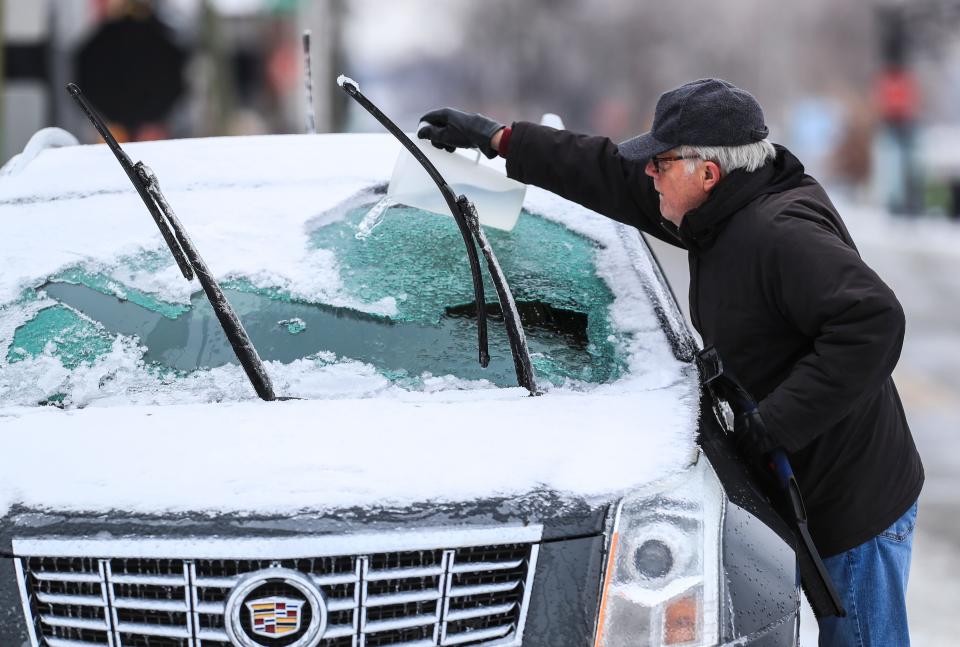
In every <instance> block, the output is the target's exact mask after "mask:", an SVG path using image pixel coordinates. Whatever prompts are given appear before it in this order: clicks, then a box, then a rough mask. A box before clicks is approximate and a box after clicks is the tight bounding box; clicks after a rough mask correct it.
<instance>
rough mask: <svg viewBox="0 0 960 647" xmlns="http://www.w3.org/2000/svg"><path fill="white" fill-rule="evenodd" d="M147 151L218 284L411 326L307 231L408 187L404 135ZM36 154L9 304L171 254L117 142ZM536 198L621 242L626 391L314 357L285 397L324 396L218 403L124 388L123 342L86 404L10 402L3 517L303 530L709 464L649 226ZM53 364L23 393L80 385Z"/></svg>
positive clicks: (609, 489) (142, 149) (19, 215)
mask: <svg viewBox="0 0 960 647" xmlns="http://www.w3.org/2000/svg"><path fill="white" fill-rule="evenodd" d="M125 148H126V150H127V151H128V153H129V154H130V156H131V157H132V158H133V159H134V160H137V159H142V160H143V161H144V162H145V163H146V164H148V165H149V166H151V167H152V168H153V169H154V171H155V172H156V173H157V175H158V176H159V179H160V184H161V187H162V188H163V190H164V192H165V194H166V195H167V197H168V199H169V200H170V202H171V204H172V205H173V207H174V209H175V210H176V212H177V214H178V216H179V217H180V219H181V220H182V221H183V222H184V224H185V226H186V227H187V229H188V231H189V233H190V235H191V237H192V238H193V240H194V241H195V242H196V244H197V246H198V248H199V249H200V251H201V253H202V254H203V256H204V258H205V259H206V261H207V262H208V264H209V265H210V266H211V268H212V269H213V270H214V272H215V274H216V275H217V277H218V278H224V277H235V276H238V275H239V276H243V277H246V278H247V279H249V280H251V281H252V282H253V283H255V284H262V285H265V286H270V287H272V288H282V289H285V290H287V291H289V292H290V293H291V294H292V295H294V296H296V297H297V298H301V299H305V300H316V301H319V302H323V303H329V304H333V305H344V306H348V307H353V308H357V309H362V310H366V311H369V312H373V313H379V314H387V315H389V314H391V308H393V307H395V304H391V303H390V302H389V300H387V301H383V300H381V301H377V302H358V301H357V300H356V298H355V297H354V296H352V295H350V294H348V293H347V292H346V291H344V290H343V286H342V285H341V284H340V283H339V281H338V279H337V271H336V270H337V268H336V263H335V262H334V261H333V259H331V258H329V257H327V256H324V255H323V254H320V253H317V252H316V250H314V251H312V252H311V251H308V250H307V249H306V245H305V239H306V237H307V233H306V229H307V228H308V226H311V225H315V224H316V222H317V220H318V219H319V220H323V219H325V218H330V217H332V216H331V215H330V213H331V212H330V210H331V209H332V208H333V207H335V206H336V205H338V204H340V203H342V202H343V201H344V200H347V199H349V198H350V197H351V196H354V195H356V194H357V192H360V191H368V190H370V188H371V187H373V186H376V185H382V184H383V183H384V182H386V180H387V179H388V178H389V174H390V170H391V169H392V166H393V162H394V160H395V158H396V154H397V152H398V151H399V145H398V144H397V143H396V142H395V141H394V140H392V138H389V137H386V136H374V135H370V136H367V135H350V136H325V137H317V136H284V137H259V138H258V137H249V138H233V139H220V140H184V141H173V142H158V143H153V144H136V145H130V146H126V147H125ZM24 162H25V160H20V161H19V162H18V164H17V165H16V166H17V170H16V172H15V173H10V172H8V173H7V174H6V175H3V176H0V221H2V226H3V229H4V237H3V242H2V243H0V263H2V265H3V267H5V268H7V269H6V270H5V271H4V272H3V273H2V274H0V309H2V308H3V307H4V304H7V307H10V306H9V304H12V303H14V301H15V300H16V299H17V298H18V296H19V295H20V294H21V293H22V291H23V290H24V289H26V288H30V287H31V286H32V287H36V286H37V285H40V284H42V283H43V281H44V280H45V277H49V276H52V275H54V274H55V273H56V272H58V271H60V270H62V269H63V268H64V267H68V266H71V265H72V264H75V263H77V262H78V259H81V260H82V261H83V262H85V263H88V264H94V265H96V264H101V265H103V266H104V267H112V265H111V264H114V263H115V262H116V260H117V259H119V258H123V257H125V256H129V255H131V254H135V253H137V252H138V251H142V250H144V249H160V250H162V249H164V248H163V247H162V241H161V240H160V236H159V233H158V232H157V229H156V226H155V225H154V223H153V222H152V220H151V219H150V218H149V217H148V215H147V213H146V211H145V209H144V208H143V206H142V204H140V203H139V198H138V197H137V196H136V194H135V193H133V190H132V188H131V187H130V186H129V182H128V180H127V178H126V177H125V176H124V174H123V172H122V170H121V169H120V167H119V166H118V165H117V164H116V161H115V160H114V159H113V157H112V155H111V154H110V152H109V150H108V149H107V148H106V147H105V146H103V145H100V146H77V147H69V148H64V149H58V150H46V151H43V152H41V153H40V154H39V155H38V156H37V157H36V159H33V160H29V163H24ZM318 186H320V187H321V188H322V190H320V191H318ZM525 206H526V208H528V209H530V210H531V211H535V212H538V213H543V214H544V216H545V217H548V218H550V219H551V220H554V221H556V222H560V223H561V224H563V225H564V226H566V227H568V228H569V229H571V230H573V231H576V232H577V233H580V234H582V235H584V236H587V237H589V238H592V239H593V240H595V241H596V242H597V243H598V244H599V248H600V249H602V250H603V252H602V254H600V255H599V258H598V261H597V267H598V271H599V273H600V274H601V276H602V278H603V279H604V280H605V281H606V282H607V283H608V284H609V286H610V289H611V290H612V291H613V293H614V297H615V299H614V301H613V304H612V305H611V306H610V320H611V321H612V322H613V324H614V325H615V327H616V329H617V332H618V334H622V335H623V339H624V340H625V341H624V342H623V343H624V345H625V347H624V355H625V357H626V364H627V370H626V373H625V375H624V376H623V377H621V378H619V379H617V380H616V381H614V382H612V383H608V384H601V385H596V386H593V387H590V388H576V389H569V388H554V389H548V390H547V392H546V393H545V394H544V395H542V396H540V397H528V396H527V395H526V391H524V390H522V389H520V388H490V385H486V386H485V387H484V386H482V385H481V387H480V388H478V387H477V386H476V385H472V384H460V383H458V382H457V381H456V380H450V379H446V378H444V377H443V376H439V377H434V378H430V379H432V380H433V382H430V384H429V385H428V388H424V389H423V390H421V391H419V392H410V391H405V390H403V389H399V388H394V387H392V386H390V385H389V384H388V383H386V381H385V380H384V379H383V378H382V376H380V375H379V374H376V373H375V372H374V371H372V370H368V368H364V366H362V365H358V366H350V365H347V366H344V365H342V364H335V365H333V366H330V367H324V369H323V372H322V373H316V372H315V373H311V374H309V375H307V374H305V373H303V372H302V371H300V370H299V369H298V367H297V366H296V362H295V363H294V364H286V365H281V364H279V363H273V362H271V363H268V366H267V369H268V371H269V372H271V375H272V376H273V378H274V381H275V385H276V386H278V393H280V394H294V395H301V396H304V397H308V398H310V399H306V400H299V401H285V402H272V403H265V402H259V401H256V400H253V399H252V396H253V392H252V389H250V387H249V384H247V383H246V381H245V379H244V377H243V374H242V371H241V370H240V369H239V368H238V367H235V366H227V367H221V368H218V369H211V370H209V371H198V372H197V373H196V374H194V375H193V376H192V378H191V379H193V381H194V382H196V383H198V384H201V385H202V384H207V385H208V387H209V388H207V387H204V388H205V390H204V389H200V390H199V391H198V392H201V393H202V394H203V397H202V398H201V399H200V400H197V399H191V397H187V396H185V395H184V393H183V392H182V391H177V390H176V388H173V387H170V388H167V386H168V385H165V384H162V383H154V382H150V383H146V382H144V380H143V379H141V378H130V377H124V376H125V375H127V373H125V371H127V372H129V371H132V370H133V369H132V368H131V366H130V365H131V363H133V364H135V363H136V361H135V360H136V358H135V357H134V358H133V359H131V356H130V355H129V352H130V349H122V348H119V347H115V348H114V350H113V353H112V355H111V357H112V359H111V361H112V362H113V364H110V365H107V366H105V367H101V369H98V368H97V366H96V365H95V366H93V367H91V368H89V369H84V370H85V371H87V373H83V374H82V375H81V377H80V378H78V379H80V380H82V381H83V384H81V385H80V386H78V387H77V388H78V392H84V389H86V390H87V391H88V392H89V393H88V395H89V397H88V398H87V399H85V400H82V402H83V404H82V406H81V408H75V409H67V410H61V409H57V408H52V407H43V408H36V407H27V406H11V405H10V403H9V402H8V403H2V404H0V437H2V442H3V444H4V451H3V452H2V453H0V514H5V513H7V512H9V511H10V510H23V509H27V510H43V511H56V512H77V513H84V512H103V511H123V512H127V513H131V514H143V515H152V514H159V515H165V514H176V513H210V514H237V513H242V514H245V515H281V516H284V515H290V514H294V513H297V512H303V511H311V512H317V513H323V512H329V511H336V510H345V509H350V508H358V507H359V508H368V509H373V508H391V509H397V508H398V507H399V508H403V507H404V506H414V505H423V504H431V503H432V504H438V505H439V504H442V503H457V502H471V501H480V500H486V499H492V498H499V499H509V498H511V497H528V496H530V495H531V493H537V492H540V493H543V492H547V493H550V494H551V496H555V497H559V500H562V501H567V502H581V503H584V502H585V503H586V504H587V505H590V506H593V505H599V504H603V503H605V502H609V501H612V500H614V499H616V498H618V497H619V496H620V495H621V494H622V493H624V492H626V491H629V490H631V489H634V488H637V487H640V486H642V485H644V484H648V483H650V482H652V481H655V480H657V479H659V478H662V477H664V476H667V475H669V474H671V473H674V472H676V471H678V470H681V469H684V468H685V467H686V466H688V465H690V463H691V462H692V461H693V460H695V456H696V453H695V452H696V448H695V444H694V438H695V434H696V425H697V419H698V402H699V390H698V387H697V382H696V375H695V372H694V371H693V370H692V367H691V366H690V365H688V364H685V363H683V362H680V361H678V360H676V359H675V358H674V357H673V355H672V352H671V351H670V348H669V345H668V344H667V342H666V338H665V336H664V334H663V330H662V325H661V323H660V321H659V320H658V318H657V315H656V313H655V312H654V308H653V307H652V306H651V305H650V300H651V299H654V300H655V301H656V300H657V299H660V300H663V299H665V295H664V294H663V286H661V285H659V284H658V283H656V282H652V283H651V282H649V281H646V280H645V279H644V275H645V273H649V272H652V271H653V269H652V265H651V259H650V258H649V256H648V255H647V253H646V251H645V249H644V248H643V246H642V243H640V241H639V239H637V237H636V234H635V232H631V231H627V230H626V228H624V227H622V226H621V225H618V224H616V223H613V222H611V221H608V220H606V219H604V218H601V217H599V216H597V215H596V214H592V213H591V212H589V211H587V210H585V209H583V208H581V207H579V206H576V205H573V204H571V203H568V202H566V201H564V200H561V199H560V198H557V197H556V196H552V195H550V194H547V193H546V192H543V191H537V190H531V191H529V192H528V196H527V201H526V204H525ZM78 214H83V217H78ZM224 222H228V223H229V227H225V226H224ZM105 232H106V233H105ZM123 279H124V281H125V283H126V284H127V285H128V286H133V287H135V288H137V289H139V290H142V291H143V292H145V293H149V294H152V295H155V296H157V297H158V298H161V299H163V300H166V301H168V302H171V303H189V297H190V294H191V292H195V291H196V290H197V286H196V284H188V283H187V282H186V281H184V280H183V278H182V277H180V276H179V274H178V272H177V270H176V268H175V267H174V266H169V267H166V268H164V269H162V270H160V271H144V272H142V273H139V274H131V275H126V276H124V277H123ZM661 305H662V304H661ZM662 314H663V313H661V316H662ZM667 315H668V316H676V313H674V312H672V311H670V312H668V313H667ZM11 322H12V323H11ZM674 323H675V322H674ZM15 324H16V320H15V318H13V319H11V320H10V321H9V322H8V323H7V327H6V329H4V326H3V325H2V322H0V354H2V355H4V356H5V355H6V354H7V351H8V348H9V345H10V339H11V336H12V334H13V330H12V328H13V327H14V325H15ZM133 368H136V367H135V366H134V367H133ZM32 370H33V371H34V372H32V373H30V372H23V373H20V374H12V373H10V374H8V375H7V376H6V377H4V374H3V372H2V371H0V388H2V387H3V384H2V382H3V380H4V379H6V380H10V379H19V380H27V381H29V380H37V381H42V380H44V379H59V378H56V374H57V370H60V369H58V368H57V367H56V366H53V365H52V364H46V365H45V364H43V363H36V364H35V366H34V368H33V369H32ZM98 370H99V372H98ZM130 374H131V375H132V373H130ZM11 375H14V377H10V376H11ZM51 376H53V377H51ZM138 380H139V381H138ZM301 387H302V388H301ZM317 394H320V395H317Z"/></svg>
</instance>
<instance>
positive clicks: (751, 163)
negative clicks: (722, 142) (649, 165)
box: [677, 139, 777, 175]
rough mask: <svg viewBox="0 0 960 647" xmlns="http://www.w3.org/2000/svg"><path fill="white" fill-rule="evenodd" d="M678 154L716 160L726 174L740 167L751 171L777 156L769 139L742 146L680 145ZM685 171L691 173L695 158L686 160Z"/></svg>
mask: <svg viewBox="0 0 960 647" xmlns="http://www.w3.org/2000/svg"><path fill="white" fill-rule="evenodd" d="M677 154H678V155H683V156H688V155H693V156H696V157H699V158H700V159H701V160H709V161H711V162H716V164H717V166H719V167H720V171H721V172H722V173H723V174H724V175H726V174H727V173H729V172H730V171H735V170H737V169H739V168H742V169H743V170H745V171H746V172H747V173H753V172H754V171H756V170H757V169H758V168H760V167H761V166H763V165H764V164H766V163H767V162H768V161H769V160H772V159H773V158H775V157H776V156H777V151H776V149H775V148H774V147H773V144H771V143H770V140H769V139H764V140H763V141H759V142H754V143H752V144H744V145H742V146H681V147H680V149H679V152H678V153H677ZM686 164H687V173H688V174H689V173H693V171H694V169H695V167H696V160H692V159H691V160H686Z"/></svg>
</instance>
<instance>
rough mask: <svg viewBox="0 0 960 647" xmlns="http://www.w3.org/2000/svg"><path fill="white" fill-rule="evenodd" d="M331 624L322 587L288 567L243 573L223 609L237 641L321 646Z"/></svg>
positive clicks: (252, 646)
mask: <svg viewBox="0 0 960 647" xmlns="http://www.w3.org/2000/svg"><path fill="white" fill-rule="evenodd" d="M326 626H327V605H326V601H325V600H324V598H323V593H322V592H321V591H320V590H319V589H318V588H317V586H316V585H315V584H314V583H313V582H311V581H310V578H309V577H307V576H306V575H304V574H303V573H301V572H299V571H294V570H291V569H287V568H266V569H263V570H261V571H256V572H253V573H249V574H247V575H244V576H243V577H242V578H241V579H240V581H239V582H237V584H236V586H234V587H233V590H232V591H230V595H229V596H228V597H227V602H226V607H225V609H224V628H225V629H226V631H227V636H228V637H229V638H230V642H231V644H233V645H236V647H316V645H317V644H318V643H319V642H320V639H321V638H322V637H323V632H324V629H326Z"/></svg>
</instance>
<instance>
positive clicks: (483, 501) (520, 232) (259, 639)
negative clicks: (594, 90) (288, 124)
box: [0, 130, 799, 647]
mask: <svg viewBox="0 0 960 647" xmlns="http://www.w3.org/2000/svg"><path fill="white" fill-rule="evenodd" d="M124 149H125V150H126V151H127V152H128V153H129V155H130V156H131V157H132V158H133V159H134V160H138V159H139V160H142V161H143V162H144V163H145V164H146V165H148V166H149V167H150V168H151V169H152V170H153V171H154V172H155V174H156V177H157V178H158V179H159V184H160V187H161V188H162V190H163V193H164V195H165V196H166V198H167V200H168V201H169V204H170V205H171V207H172V208H173V210H174V211H175V212H176V214H177V216H178V217H179V219H180V221H181V222H182V223H183V226H184V228H185V230H186V231H187V232H188V233H189V236H190V238H191V239H192V241H193V242H194V243H195V244H196V248H197V250H198V251H199V252H200V253H201V254H202V255H203V258H204V259H205V260H206V262H207V263H209V267H210V268H211V273H212V274H213V275H214V276H215V277H216V279H217V280H218V281H219V282H220V285H221V286H222V289H223V292H224V294H225V295H226V297H227V299H228V300H229V302H230V303H231V304H232V306H233V308H234V309H235V311H236V313H237V315H238V317H239V319H240V321H241V322H242V324H243V326H244V328H245V329H246V331H247V333H248V334H249V338H250V339H251V340H252V342H253V346H254V347H255V348H256V350H257V352H258V353H259V355H260V357H261V358H262V360H263V362H264V366H265V370H266V373H267V374H268V375H269V378H270V380H271V382H272V386H273V389H274V390H275V391H276V394H277V395H278V396H281V397H279V398H277V399H276V400H274V401H265V400H261V399H258V398H257V393H256V392H255V390H254V388H253V387H252V386H251V384H250V382H248V381H247V378H246V375H245V373H244V371H243V370H242V369H241V368H240V366H238V364H237V360H236V357H235V356H234V355H233V354H232V350H231V346H230V344H228V342H227V339H226V337H225V335H224V333H223V331H222V330H221V328H220V326H219V324H218V320H217V318H216V317H215V315H214V312H213V310H212V308H211V306H210V304H209V303H208V302H207V301H206V300H205V298H204V296H203V294H202V293H201V292H200V291H199V288H198V286H197V283H196V281H188V280H185V279H184V277H183V276H182V275H181V273H180V270H179V269H178V266H177V264H176V262H175V261H174V258H173V256H172V255H171V254H170V250H169V249H168V247H167V246H166V244H165V243H164V240H163V238H162V237H161V236H160V234H159V232H158V229H157V226H156V224H155V223H154V221H153V220H152V219H151V218H150V217H149V214H148V212H147V210H146V209H145V208H144V205H143V204H142V203H141V202H140V199H139V197H138V196H137V194H136V192H135V191H134V190H133V188H132V186H131V185H130V183H129V181H128V178H127V177H125V175H124V172H123V170H122V169H121V167H120V166H119V165H118V164H117V161H116V159H115V158H114V156H113V154H112V153H111V151H110V150H109V149H108V148H107V146H105V145H103V144H96V145H77V144H76V140H75V139H74V138H73V137H72V136H70V135H69V134H67V133H65V132H63V131H58V130H54V131H44V132H41V133H39V134H38V135H37V136H36V138H35V139H34V140H33V141H32V142H31V144H30V145H28V147H27V149H26V150H25V151H24V153H22V154H21V155H20V156H18V157H16V158H14V159H13V160H11V161H10V162H9V163H8V164H7V165H6V166H5V167H4V168H3V169H2V170H0V224H2V227H3V232H4V235H3V237H2V242H0V262H2V264H3V267H4V271H3V272H2V273H0V402H2V405H0V441H2V443H3V447H4V451H3V452H2V454H0V456H2V457H0V645H4V646H20V645H24V646H27V645H29V646H34V647H37V646H40V645H46V646H50V647H93V646H103V645H110V646H113V647H121V646H137V647H141V646H142V647H187V646H190V647H208V646H209V647H213V646H223V645H234V646H238V647H239V646H244V647H250V646H277V647H315V646H317V645H320V646H322V647H355V646H362V647H374V646H380V645H396V646H399V645H405V646H409V647H414V646H416V647H420V646H425V645H477V646H481V645H482V646H491V647H492V646H507V645H523V646H524V647H534V646H538V647H540V646H542V647H562V646H567V645H570V646H583V645H595V646H597V647H618V646H621V645H631V646H637V645H671V646H673V645H734V644H735V645H795V644H796V642H797V636H798V626H799V579H798V569H797V554H796V552H795V548H794V547H795V546H796V538H795V534H794V533H793V532H792V530H791V528H790V527H789V526H788V524H786V523H785V522H784V520H783V519H782V518H781V517H780V515H779V514H778V513H777V512H776V511H775V509H774V507H773V506H772V505H771V503H770V502H769V501H768V499H767V498H766V497H765V496H764V495H763V494H762V493H761V489H760V488H759V487H758V486H757V484H756V482H755V480H754V478H753V477H752V475H751V472H750V471H749V469H748V467H747V466H745V464H744V463H743V462H742V461H741V460H740V459H739V458H738V457H737V455H736V452H735V450H734V448H733V446H732V444H731V443H730V442H729V441H728V439H727V431H726V429H727V425H726V421H725V417H724V411H725V409H724V406H723V404H722V403H721V402H719V401H717V400H715V399H714V396H713V395H712V394H711V392H710V391H709V390H708V389H705V388H704V387H703V386H702V384H701V377H700V374H699V370H698V364H697V362H696V354H697V350H698V349H697V344H696V342H695V341H694V338H693V336H692V335H691V333H690V331H689V329H688V328H687V327H686V324H685V323H684V319H683V317H682V315H681V314H680V311H679V309H678V307H677V303H676V300H675V298H674V296H673V294H672V293H671V291H670V288H669V285H668V284H667V282H666V280H665V278H664V275H663V273H662V272H661V271H660V268H659V265H658V263H657V260H656V257H655V256H654V254H653V253H652V252H651V250H650V248H649V246H648V245H647V244H646V241H645V240H644V238H643V237H642V236H641V235H640V234H639V233H638V232H637V231H636V230H634V229H631V228H629V227H626V226H624V225H621V224H619V223H616V222H613V221H610V220H608V219H605V218H603V217H601V216H599V215H597V214H595V213H592V212H590V211H588V210H587V209H585V208H583V207H581V206H578V205H575V204H572V203H570V202H568V201H566V200H563V199H561V198H559V197H557V196H555V195H552V194H550V193H547V192H545V191H541V190H538V189H536V188H532V187H531V188H530V189H529V191H528V192H527V195H526V199H525V202H524V208H523V212H522V214H521V217H520V219H519V220H518V222H517V224H516V227H515V228H514V229H513V230H512V231H499V230H495V229H488V230H487V236H488V237H489V241H490V244H491V246H492V248H493V250H494V251H495V253H496V255H497V258H498V260H499V264H500V265H501V267H502V268H503V272H504V275H505V276H506V278H507V279H508V281H509V285H510V287H511V289H512V293H513V296H514V298H515V299H516V303H517V310H518V311H519V314H520V317H521V320H522V322H523V325H524V328H525V334H526V341H527V344H528V347H529V350H530V355H531V358H532V363H533V366H534V369H535V374H536V379H537V388H536V390H535V393H536V395H531V392H530V390H528V389H525V388H522V387H520V386H518V384H517V379H516V376H515V371H514V369H515V366H514V363H513V361H512V359H511V350H510V345H509V341H508V338H507V334H506V333H505V332H504V327H503V325H502V317H501V316H500V314H499V313H500V311H499V309H498V308H499V304H498V303H497V301H496V299H492V298H490V297H489V296H488V298H487V301H488V302H489V304H488V305H489V310H490V326H489V338H490V354H491V360H490V364H489V366H487V367H486V368H483V367H481V366H480V365H479V363H478V361H477V359H478V353H477V322H476V306H475V304H474V301H473V294H474V293H473V290H472V284H471V274H470V269H469V266H468V263H467V255H466V251H465V247H464V245H463V241H462V240H461V238H460V233H459V231H458V229H457V225H456V223H455V221H454V219H453V218H451V217H450V216H449V215H440V214H434V213H430V212H426V211H422V210H419V209H414V208H411V207H407V206H405V205H403V204H392V203H390V202H389V201H388V200H387V198H386V189H387V180H388V179H389V177H390V174H391V169H392V166H393V164H394V161H395V160H396V159H397V155H398V153H399V152H400V151H401V148H400V145H399V144H398V143H397V141H396V140H394V139H393V138H391V137H389V136H388V135H378V134H342V135H272V136H262V137H261V136H245V137H225V138H210V139H184V140H171V141H159V142H150V143H135V144H127V145H124ZM486 293H487V295H492V294H494V292H493V291H492V290H491V289H490V287H489V284H488V286H487V292H486Z"/></svg>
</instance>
